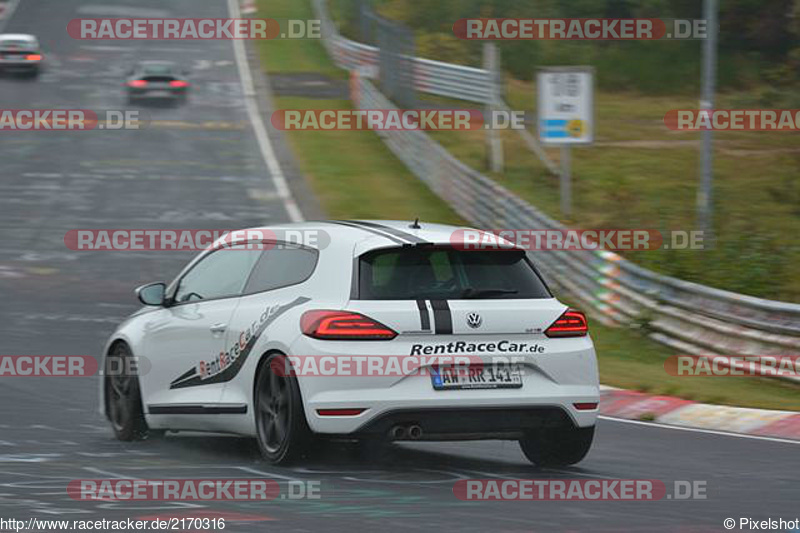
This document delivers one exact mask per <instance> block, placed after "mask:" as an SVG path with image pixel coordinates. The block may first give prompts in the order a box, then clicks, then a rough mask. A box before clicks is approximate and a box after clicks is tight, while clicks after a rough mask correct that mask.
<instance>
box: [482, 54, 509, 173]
mask: <svg viewBox="0 0 800 533" xmlns="http://www.w3.org/2000/svg"><path fill="white" fill-rule="evenodd" d="M483 68H484V69H485V70H487V71H488V72H489V80H490V81H489V84H490V89H489V101H488V102H486V107H485V116H484V119H483V123H484V127H485V128H486V149H487V151H488V154H489V169H490V170H491V171H492V172H497V173H500V172H503V166H504V157H503V141H502V139H500V135H499V133H498V132H497V131H496V130H495V129H494V120H492V115H493V114H494V112H495V111H496V110H497V109H498V108H499V102H500V53H499V52H498V50H497V45H496V44H495V43H491V42H490V43H484V44H483ZM486 126H490V127H486Z"/></svg>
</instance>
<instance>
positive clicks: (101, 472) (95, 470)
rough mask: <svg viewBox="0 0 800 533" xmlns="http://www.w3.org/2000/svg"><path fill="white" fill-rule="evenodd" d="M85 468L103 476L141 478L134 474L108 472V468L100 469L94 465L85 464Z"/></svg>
mask: <svg viewBox="0 0 800 533" xmlns="http://www.w3.org/2000/svg"><path fill="white" fill-rule="evenodd" d="M83 469H84V470H86V471H87V472H91V473H93V474H99V475H101V476H108V477H111V478H114V479H137V480H138V479H139V478H137V477H133V476H123V475H121V474H115V473H114V472H108V471H107V470H100V469H99V468H95V467H93V466H85V467H83Z"/></svg>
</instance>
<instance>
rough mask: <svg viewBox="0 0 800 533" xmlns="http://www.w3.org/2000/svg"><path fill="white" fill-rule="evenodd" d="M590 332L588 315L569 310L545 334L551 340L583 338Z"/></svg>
mask: <svg viewBox="0 0 800 533" xmlns="http://www.w3.org/2000/svg"><path fill="white" fill-rule="evenodd" d="M588 332H589V323H588V322H587V321H586V315H584V314H583V313H581V312H580V311H575V310H573V309H569V310H567V312H566V313H564V314H563V315H561V316H560V317H559V319H558V320H556V321H555V322H553V324H552V325H551V326H550V327H549V328H547V331H545V332H544V334H545V335H547V336H548V337H550V338H554V337H583V336H585V335H586V334H587V333H588Z"/></svg>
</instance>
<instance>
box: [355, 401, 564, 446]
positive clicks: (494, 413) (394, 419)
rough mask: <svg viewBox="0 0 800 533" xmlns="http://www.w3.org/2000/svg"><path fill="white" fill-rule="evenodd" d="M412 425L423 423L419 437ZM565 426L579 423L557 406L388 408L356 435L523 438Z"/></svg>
mask: <svg viewBox="0 0 800 533" xmlns="http://www.w3.org/2000/svg"><path fill="white" fill-rule="evenodd" d="M412 426H417V427H419V429H420V435H419V436H418V437H412V436H409V435H408V431H407V428H409V427H412ZM396 427H400V428H404V429H405V430H406V431H403V432H401V434H402V436H401V437H399V438H398V437H397V436H396V435H393V431H392V430H393V429H394V428H396ZM563 427H575V423H574V422H573V420H572V418H571V417H570V415H569V414H568V413H567V412H566V411H565V410H564V409H562V408H560V407H555V406H537V407H510V408H509V407H497V408H478V409H466V408H463V407H461V408H444V409H409V410H396V411H388V412H386V413H384V414H382V415H380V416H378V417H376V418H374V419H372V420H370V421H369V422H367V423H366V424H365V425H364V426H362V427H360V428H359V429H357V430H356V431H355V432H354V435H356V436H360V437H362V436H363V437H378V438H388V439H389V440H470V439H511V440H514V439H520V438H522V436H523V434H524V431H526V430H531V429H540V428H563Z"/></svg>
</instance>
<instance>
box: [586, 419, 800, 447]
mask: <svg viewBox="0 0 800 533" xmlns="http://www.w3.org/2000/svg"><path fill="white" fill-rule="evenodd" d="M597 418H602V419H603V420H610V421H612V422H623V423H625V424H637V425H640V426H649V427H653V428H662V429H675V430H678V431H694V432H695V433H708V434H710V435H721V436H723V437H737V438H740V439H755V440H766V441H770V442H781V443H784V444H800V440H792V439H782V438H780V437H767V436H764V435H747V434H745V433H732V432H730V431H720V430H717V429H703V428H691V427H684V426H673V425H669V424H659V423H657V422H647V421H644V420H628V419H627V418H615V417H613V416H606V415H600V416H598V417H597Z"/></svg>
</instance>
